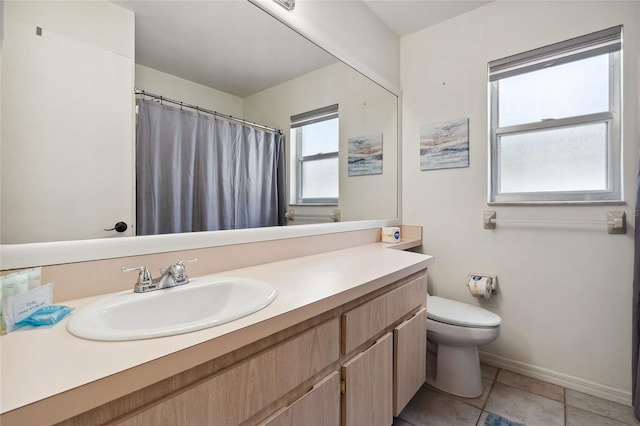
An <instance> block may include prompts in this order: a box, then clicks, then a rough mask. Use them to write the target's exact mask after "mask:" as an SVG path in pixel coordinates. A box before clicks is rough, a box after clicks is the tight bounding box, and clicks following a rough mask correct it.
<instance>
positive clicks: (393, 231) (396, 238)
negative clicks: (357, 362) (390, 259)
mask: <svg viewBox="0 0 640 426" xmlns="http://www.w3.org/2000/svg"><path fill="white" fill-rule="evenodd" d="M381 235H382V242H384V243H399V242H400V228H398V227H397V226H385V227H383V228H382V234H381Z"/></svg>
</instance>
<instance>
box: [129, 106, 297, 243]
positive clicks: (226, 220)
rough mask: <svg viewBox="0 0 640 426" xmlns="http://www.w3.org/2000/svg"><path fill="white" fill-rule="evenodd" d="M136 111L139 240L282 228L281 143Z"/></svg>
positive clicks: (194, 119)
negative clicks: (143, 237)
mask: <svg viewBox="0 0 640 426" xmlns="http://www.w3.org/2000/svg"><path fill="white" fill-rule="evenodd" d="M137 105H138V131H137V142H136V163H137V165H136V179H137V182H136V193H137V195H136V197H137V199H136V203H137V235H152V234H168V233H174V232H191V231H215V230H220V229H240V228H255V227H261V226H277V225H284V224H285V218H284V213H285V207H286V206H285V202H286V201H285V200H286V198H285V180H284V179H285V177H284V142H283V138H282V135H279V134H274V133H270V132H264V131H262V130H257V129H254V128H252V127H248V126H243V125H241V124H236V123H232V122H229V121H228V120H221V119H217V118H214V117H212V116H209V115H205V114H199V113H197V112H195V111H186V110H185V111H183V110H181V109H180V108H173V107H170V106H166V105H160V104H158V103H157V102H153V101H149V100H140V99H138V100H137Z"/></svg>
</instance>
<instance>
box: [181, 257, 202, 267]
mask: <svg viewBox="0 0 640 426" xmlns="http://www.w3.org/2000/svg"><path fill="white" fill-rule="evenodd" d="M199 260H200V259H198V258H197V257H194V258H193V259H187V260H181V261H180V262H178V263H177V264H178V265H180V266H184V264H185V263H193V262H197V261H199Z"/></svg>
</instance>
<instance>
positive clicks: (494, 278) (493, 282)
mask: <svg viewBox="0 0 640 426" xmlns="http://www.w3.org/2000/svg"><path fill="white" fill-rule="evenodd" d="M473 277H482V278H488V279H489V280H490V282H491V293H493V294H497V293H498V292H497V289H498V276H497V275H492V274H485V273H475V272H473V273H469V276H468V277H467V278H468V279H467V283H468V282H469V281H470V280H471V279H472V278H473ZM465 285H468V284H465Z"/></svg>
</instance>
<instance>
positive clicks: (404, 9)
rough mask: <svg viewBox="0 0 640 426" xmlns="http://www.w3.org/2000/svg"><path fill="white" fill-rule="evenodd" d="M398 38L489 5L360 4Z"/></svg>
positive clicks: (451, 0) (411, 0)
mask: <svg viewBox="0 0 640 426" xmlns="http://www.w3.org/2000/svg"><path fill="white" fill-rule="evenodd" d="M363 2H364V4H366V5H367V6H368V7H369V9H371V11H372V12H373V13H375V14H376V15H377V16H378V18H380V20H381V21H382V22H384V23H385V24H386V25H387V26H388V27H389V28H391V30H392V31H393V32H394V33H396V34H397V35H398V36H399V37H404V36H406V35H408V34H411V33H414V32H416V31H419V30H421V29H424V28H427V27H430V26H432V25H435V24H437V23H439V22H442V21H446V20H447V19H450V18H453V17H454V16H457V15H462V14H463V13H466V12H469V11H470V10H473V9H475V8H477V7H480V6H483V5H485V4H487V3H490V2H491V1H482V0H471V1H463V0H363Z"/></svg>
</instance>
